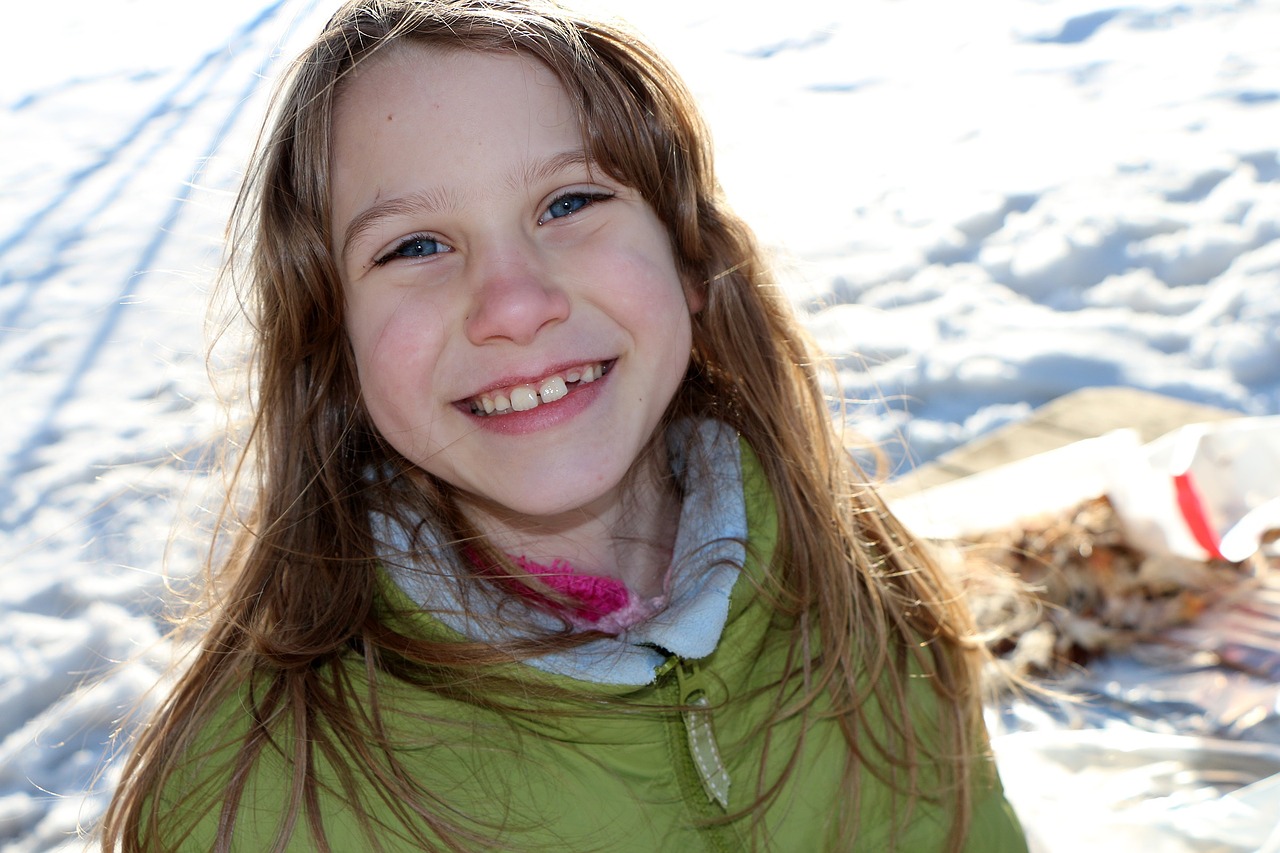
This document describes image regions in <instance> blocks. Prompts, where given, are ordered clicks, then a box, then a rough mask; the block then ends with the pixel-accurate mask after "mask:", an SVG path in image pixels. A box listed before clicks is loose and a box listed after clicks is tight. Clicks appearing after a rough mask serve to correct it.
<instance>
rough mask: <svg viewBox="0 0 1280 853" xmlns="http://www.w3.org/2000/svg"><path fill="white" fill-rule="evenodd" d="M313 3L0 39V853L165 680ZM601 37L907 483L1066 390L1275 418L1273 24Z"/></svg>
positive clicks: (657, 21)
mask: <svg viewBox="0 0 1280 853" xmlns="http://www.w3.org/2000/svg"><path fill="white" fill-rule="evenodd" d="M601 2H602V3H603V0H601ZM330 6H331V4H330V3H328V2H323V3H321V2H303V0H280V2H275V3H270V2H266V0H224V2H220V3H216V4H215V3H210V4H200V6H199V15H198V17H196V16H193V15H192V14H191V12H190V11H189V10H190V9H192V8H194V7H192V6H191V5H190V4H184V3H172V2H166V0H132V1H131V2H130V0H118V2H116V3H111V4H108V3H91V2H88V0H73V2H71V3H70V4H63V6H62V7H60V9H59V12H58V15H57V25H56V27H57V28H56V30H54V31H52V32H51V31H50V27H49V25H48V20H49V17H48V15H47V13H46V11H45V10H44V9H43V8H42V7H41V6H40V5H39V4H33V3H24V4H11V7H10V8H6V11H5V16H4V21H5V28H6V32H7V33H8V34H9V38H8V39H6V50H5V52H4V55H3V57H0V151H2V152H3V154H4V156H3V157H2V158H0V377H3V380H2V381H3V386H2V387H3V389H4V398H5V402H6V404H7V406H8V408H9V410H10V413H11V414H10V417H9V418H8V419H7V420H6V425H5V426H3V427H0V466H2V467H0V848H3V849H4V850H12V851H35V850H48V849H52V848H55V847H58V846H59V845H60V844H63V843H65V842H66V839H67V836H68V833H73V832H74V830H75V828H76V826H77V823H78V822H91V821H92V819H93V818H94V816H95V815H96V814H97V813H98V812H99V811H100V810H101V808H102V805H103V803H104V800H105V797H106V795H107V792H108V791H109V789H110V784H111V778H112V777H111V770H110V769H109V768H108V770H107V771H106V775H105V776H103V777H102V778H101V779H96V774H97V773H98V772H99V770H100V765H101V761H102V758H103V755H104V752H105V751H106V750H107V746H106V744H107V741H108V736H109V733H110V731H111V730H112V728H113V726H114V721H115V720H116V719H117V718H118V717H119V715H120V714H121V712H122V710H123V709H124V708H126V707H128V706H130V705H131V704H133V703H134V702H136V701H137V700H138V698H139V697H140V696H141V695H142V693H143V691H144V690H145V689H146V688H147V687H148V686H149V685H150V684H151V683H152V682H153V681H154V680H155V678H156V676H157V673H158V672H159V671H160V670H161V669H162V667H163V663H164V661H165V659H166V649H165V647H164V645H163V644H159V645H157V642H158V639H159V637H160V633H161V630H162V622H161V621H160V620H159V618H158V614H159V612H160V604H159V602H160V599H161V597H162V595H163V592H164V583H163V577H162V569H163V568H164V565H165V554H166V553H168V555H169V556H168V567H169V570H170V571H171V572H172V573H174V574H177V575H181V574H183V573H184V572H185V571H188V570H189V567H190V566H192V565H194V563H195V555H196V552H197V550H198V543H196V542H194V541H192V540H191V539H190V538H189V537H186V536H182V535H179V536H178V537H176V538H175V537H173V536H172V535H171V534H172V531H173V522H174V519H175V516H176V515H178V514H180V512H185V511H184V510H180V507H183V506H190V505H191V504H193V503H194V501H192V500H191V499H190V498H189V497H186V496H187V494H188V492H190V491H194V492H197V493H198V491H199V488H200V482H201V477H200V474H201V470H202V469H201V467H200V463H199V459H200V454H201V452H202V451H203V450H204V449H205V448H206V447H207V446H208V443H209V436H210V435H212V434H213V433H214V431H215V430H216V428H217V426H218V415H217V407H216V405H215V403H214V400H213V399H212V394H211V391H210V388H209V382H208V379H207V378H206V375H205V367H204V358H203V352H202V351H203V346H204V343H203V328H202V321H203V313H204V308H205V304H204V303H205V298H206V286H207V284H208V281H209V278H210V273H211V270H212V269H213V267H214V266H215V265H216V263H217V257H218V249H219V243H218V239H219V234H220V226H221V220H222V218H223V216H224V214H225V209H226V204H227V200H228V198H227V196H228V193H229V192H230V191H231V190H232V188H233V187H234V185H235V181H236V179H237V170H238V168H239V167H240V164H241V163H242V162H243V160H244V157H245V154H246V152H247V150H248V147H249V145H250V144H251V140H252V136H253V133H254V132H255V130H256V127H257V123H258V121H259V119H260V115H261V112H262V110H263V99H262V94H263V91H264V90H265V87H266V81H267V80H268V79H269V78H270V77H271V76H272V75H273V74H274V73H275V72H276V71H277V70H278V67H277V59H278V53H279V47H280V45H281V44H285V45H296V44H297V42H298V40H299V39H301V38H305V37H306V36H307V35H309V34H310V33H312V32H314V31H315V30H316V28H317V27H318V26H319V25H320V23H321V21H322V19H323V17H324V16H325V15H326V14H327V12H328V11H329V10H330V9H329V7H330ZM607 8H608V9H610V10H613V11H616V12H617V13H619V14H622V15H624V16H626V17H628V18H630V19H631V20H633V21H634V22H635V23H636V24H637V25H638V26H639V27H640V28H641V29H642V30H643V31H645V32H647V33H648V34H650V36H651V37H652V38H653V39H654V40H655V41H657V42H658V44H659V46H660V47H661V48H662V49H663V50H665V51H666V52H667V53H668V54H669V55H670V56H671V57H672V58H673V60H674V61H675V63H676V65H677V66H678V67H679V68H681V69H682V70H683V71H684V72H685V73H686V75H687V77H688V79H689V81H690V83H691V85H692V86H693V88H694V90H695V92H696V93H697V94H698V95H699V97H700V98H701V99H702V100H703V102H704V104H705V107H706V109H707V112H708V115H709V117H710V120H711V123H712V126H713V128H714V130H715V132H716V138H717V142H718V144H719V150H720V154H721V167H722V177H723V180H724V183H725V185H726V188H727V190H728V192H729V193H730V196H731V197H732V198H733V199H734V200H735V202H736V203H737V204H738V206H739V207H740V208H741V209H742V210H743V211H744V212H745V213H746V214H747V216H748V218H749V219H750V220H751V221H752V222H754V223H756V225H757V227H758V229H759V231H760V232H761V234H762V236H763V237H764V238H765V240H766V241H767V242H768V243H769V244H770V245H772V246H776V247H777V248H778V250H779V256H780V259H781V261H782V264H783V269H784V276H785V280H786V283H787V286H788V287H789V288H790V289H791V292H792V293H794V295H795V298H796V301H797V304H798V305H800V306H801V307H803V308H804V309H806V310H808V311H811V312H812V328H813V329H814V331H815V332H816V334H817V335H818V337H819V339H820V340H821V341H822V342H823V344H824V346H825V347H827V348H828V350H829V351H830V352H831V353H832V354H833V355H835V356H836V357H837V358H838V359H839V362H840V364H841V366H842V375H843V379H844V381H845V382H846V384H847V387H848V389H849V391H850V394H851V396H852V397H855V398H858V399H861V400H866V401H867V403H866V405H864V406H861V407H859V408H858V409H857V417H858V421H859V426H860V428H861V429H862V430H863V431H864V432H866V433H867V434H869V435H870V436H871V437H873V438H875V439H878V440H881V441H886V442H891V443H892V442H898V441H899V439H902V440H904V441H905V442H906V445H905V446H906V448H907V449H908V450H909V453H910V454H911V455H912V456H913V457H915V458H916V459H919V460H924V459H929V458H932V457H933V456H935V455H937V454H938V453H940V452H943V451H945V450H947V449H949V448H951V447H954V446H956V445H958V444H960V443H963V442H964V441H966V440H968V439H970V438H972V437H974V436H976V435H979V434H981V433H982V432H984V431H986V430H989V429H991V428H993V427H995V426H998V425H1000V424H1003V423H1006V422H1009V421H1011V420H1016V419H1018V418H1019V417H1021V416H1022V415H1024V414H1025V413H1026V412H1028V411H1029V410H1030V409H1031V408H1032V407H1034V406H1036V405H1039V404H1041V403H1044V402H1046V401H1048V400H1050V399H1053V398H1054V397H1057V396H1059V395H1061V394H1063V393H1066V392H1068V391H1071V390H1073V389H1076V388H1079V387H1083V386H1088V385H1129V386H1134V387H1140V388H1145V389H1150V390H1154V391H1158V392H1162V393H1166V394H1171V395H1174V396H1178V397H1184V398H1187V399H1192V400H1198V401H1202V402H1207V403H1211V404H1214V405H1219V406H1226V407H1231V408H1234V409H1238V410H1240V411H1243V412H1247V413H1252V414H1264V413H1277V412H1280V333H1278V332H1277V329H1280V160H1278V159H1277V154H1278V151H1280V37H1278V34H1280V4H1277V3H1276V2H1274V0H1255V2H1245V0H1241V2H1235V3H1231V2H1212V0H1186V2H1180V3H1172V2H1152V0H1134V2H1129V3H1127V4H1125V5H1123V6H1121V5H1109V4H1107V3H1104V2H1101V1H1100V0H991V2H988V3H984V4H983V6H982V9H981V12H980V13H979V12H976V11H974V10H973V7H972V5H971V4H962V3H951V2H947V0H859V2H857V3H850V2H844V0H828V2H820V0H793V2H791V3H789V4H787V5H786V10H787V14H786V15H785V16H781V15H767V16H766V15H756V14H750V13H744V12H743V11H742V10H743V9H744V8H747V7H746V5H745V4H740V3H737V2H736V0H698V2H695V3H689V2H687V0H682V2H675V0H615V2H609V3H607ZM291 50H292V48H291V47H286V52H291ZM895 453H898V454H899V455H901V454H900V451H895ZM193 475H195V476H194V478H193ZM193 482H194V485H193ZM118 662H124V663H120V664H119V665H118V666H117V663H118ZM104 673H107V675H106V677H105V679H104V678H102V676H103V674H104ZM90 679H92V680H95V681H96V682H97V684H96V686H95V687H93V688H92V689H89V690H85V689H80V688H79V687H78V685H80V684H81V683H82V682H83V681H86V680H90ZM95 779H96V781H95ZM86 790H88V791H90V793H89V794H88V796H87V797H86V795H85V793H84V792H85V791H86ZM72 843H74V842H72Z"/></svg>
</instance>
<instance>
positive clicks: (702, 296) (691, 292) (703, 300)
mask: <svg viewBox="0 0 1280 853" xmlns="http://www.w3.org/2000/svg"><path fill="white" fill-rule="evenodd" d="M682 285H683V287H684V302H685V304H686V305H688V306H689V313H690V314H697V313H698V312H699V311H701V310H702V309H703V308H705V307H706V304H707V283H706V282H705V281H692V280H691V279H690V278H689V277H688V276H684V277H683V281H682Z"/></svg>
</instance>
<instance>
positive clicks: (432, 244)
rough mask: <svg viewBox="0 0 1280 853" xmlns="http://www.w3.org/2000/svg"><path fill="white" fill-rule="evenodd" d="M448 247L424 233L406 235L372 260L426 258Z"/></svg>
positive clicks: (378, 263) (379, 264) (446, 250)
mask: <svg viewBox="0 0 1280 853" xmlns="http://www.w3.org/2000/svg"><path fill="white" fill-rule="evenodd" d="M448 251H449V247H448V246H446V245H445V244H444V243H441V242H440V241H439V240H435V239H432V238H431V237H427V236H424V235H417V236H413V237H407V238H405V239H404V240H402V241H401V242H400V243H399V244H397V245H396V247H395V248H394V249H392V250H391V251H390V252H387V253H386V254H385V255H383V256H382V257H380V258H377V259H376V260H375V261H374V264H375V265H378V266H381V265H382V264H385V263H389V262H390V261H394V260H395V259H396V258H426V257H430V256H431V255H438V254H440V253H442V252H448Z"/></svg>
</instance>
